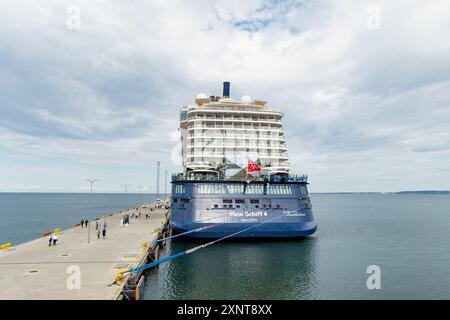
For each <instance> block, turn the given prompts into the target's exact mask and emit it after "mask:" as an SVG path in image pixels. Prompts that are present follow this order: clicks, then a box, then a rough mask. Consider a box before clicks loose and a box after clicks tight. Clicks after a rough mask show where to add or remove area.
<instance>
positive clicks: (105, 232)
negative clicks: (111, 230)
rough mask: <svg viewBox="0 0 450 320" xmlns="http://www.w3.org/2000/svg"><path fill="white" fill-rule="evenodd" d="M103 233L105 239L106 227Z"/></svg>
mask: <svg viewBox="0 0 450 320" xmlns="http://www.w3.org/2000/svg"><path fill="white" fill-rule="evenodd" d="M102 234H103V239H105V237H106V228H105V229H103V231H102Z"/></svg>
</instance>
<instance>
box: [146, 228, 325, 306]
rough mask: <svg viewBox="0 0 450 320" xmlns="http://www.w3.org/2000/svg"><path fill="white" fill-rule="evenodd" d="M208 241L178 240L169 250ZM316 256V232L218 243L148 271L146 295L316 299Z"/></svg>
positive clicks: (175, 250) (169, 246)
mask: <svg viewBox="0 0 450 320" xmlns="http://www.w3.org/2000/svg"><path fill="white" fill-rule="evenodd" d="M204 242H205V241H204V240H203V241H200V240H195V239H181V240H179V239H174V240H173V241H172V242H171V243H169V245H168V246H167V248H166V252H165V254H166V255H167V254H171V253H172V254H173V253H175V252H179V251H183V250H187V249H189V248H192V247H195V246H197V245H199V244H201V243H204ZM315 256H316V238H315V237H309V238H300V239H288V240H275V241H274V240H271V241H267V240H258V239H252V241H248V240H232V241H227V242H223V243H218V244H216V245H214V246H212V247H208V248H206V249H202V250H199V251H197V252H195V253H194V254H191V255H188V256H184V257H181V258H177V259H175V260H172V261H170V262H168V263H166V264H163V265H161V266H160V267H159V271H158V270H157V269H154V270H150V271H148V272H147V273H146V274H145V277H146V282H145V294H144V296H143V299H306V298H307V299H314V297H315V292H316V285H317V281H316V269H317V267H316V258H315ZM278 257H282V258H281V259H278Z"/></svg>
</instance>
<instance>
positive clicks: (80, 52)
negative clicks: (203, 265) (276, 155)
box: [0, 0, 450, 192]
mask: <svg viewBox="0 0 450 320" xmlns="http://www.w3.org/2000/svg"><path fill="white" fill-rule="evenodd" d="M449 12H450V2H449V1H447V0H442V1H441V0H434V1H422V0H419V1H411V0H408V1H402V0H397V1H365V0H355V1H350V0H348V1H340V0H339V1H320V0H311V1H288V0H286V1H282V0H277V1H275V0H272V1H263V0H254V1H253V0H246V1H242V0H239V1H238V0H225V1H207V0H204V1H203V0H200V1H199V0H195V1H187V0H183V1H181V0H180V1H176V0H170V1H166V0H164V1H147V0H146V1H144V0H134V1H124V0H116V1H106V0H96V1H87V0H86V1H84V0H72V1H63V0H45V1H42V0H36V1H26V0H23V1H20V0H19V1H14V3H12V2H9V1H6V0H0V84H1V86H0V114H1V115H0V192H2V191H3V192H5V191H32V192H43V191H54V192H82V191H86V190H87V188H88V186H87V183H85V182H83V181H81V180H80V178H83V177H96V178H102V179H103V181H101V182H99V183H98V184H97V185H96V190H97V191H104V192H117V191H120V190H121V188H122V187H121V186H120V185H121V184H122V183H130V184H132V186H131V187H130V188H129V190H130V191H136V190H137V189H136V187H137V186H138V185H142V186H148V187H149V186H151V185H153V186H152V187H151V189H150V191H154V189H155V187H154V181H155V175H156V161H161V163H162V165H161V168H162V174H163V175H164V170H168V171H169V172H173V171H176V170H179V169H180V167H179V166H178V165H177V164H175V163H173V161H172V160H171V153H172V152H173V150H174V148H176V145H177V142H176V140H175V139H174V134H175V136H176V130H177V125H178V110H179V108H180V106H182V105H185V104H187V103H190V102H191V101H192V100H193V99H194V98H195V96H196V95H197V94H198V93H200V92H203V93H206V94H208V95H209V94H217V95H219V94H220V93H221V85H222V82H223V81H225V80H228V81H230V82H231V95H232V96H233V97H235V98H240V97H241V96H242V95H250V96H251V97H253V98H257V99H263V100H268V101H269V104H271V105H272V106H275V107H280V108H282V110H283V112H284V113H285V119H284V125H285V130H286V134H287V138H288V141H287V142H288V148H289V156H290V161H291V164H292V167H293V168H294V171H297V172H304V173H307V174H309V176H310V183H311V186H310V189H311V191H314V192H335V191H398V190H417V189H450V59H449V57H450V41H449V37H450V19H449V18H448V13H449Z"/></svg>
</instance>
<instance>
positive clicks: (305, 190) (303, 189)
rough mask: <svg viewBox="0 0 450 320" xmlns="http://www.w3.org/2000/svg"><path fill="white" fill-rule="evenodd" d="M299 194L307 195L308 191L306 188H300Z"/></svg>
mask: <svg viewBox="0 0 450 320" xmlns="http://www.w3.org/2000/svg"><path fill="white" fill-rule="evenodd" d="M300 192H301V194H304V195H307V194H308V189H307V188H306V186H300Z"/></svg>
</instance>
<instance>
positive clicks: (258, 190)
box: [245, 184, 264, 194]
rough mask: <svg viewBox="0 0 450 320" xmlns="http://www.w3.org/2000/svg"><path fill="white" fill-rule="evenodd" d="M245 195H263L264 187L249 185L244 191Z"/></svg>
mask: <svg viewBox="0 0 450 320" xmlns="http://www.w3.org/2000/svg"><path fill="white" fill-rule="evenodd" d="M245 193H246V194H263V193H264V186H263V185H262V184H254V185H252V184H250V185H248V186H247V188H246V189H245Z"/></svg>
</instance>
